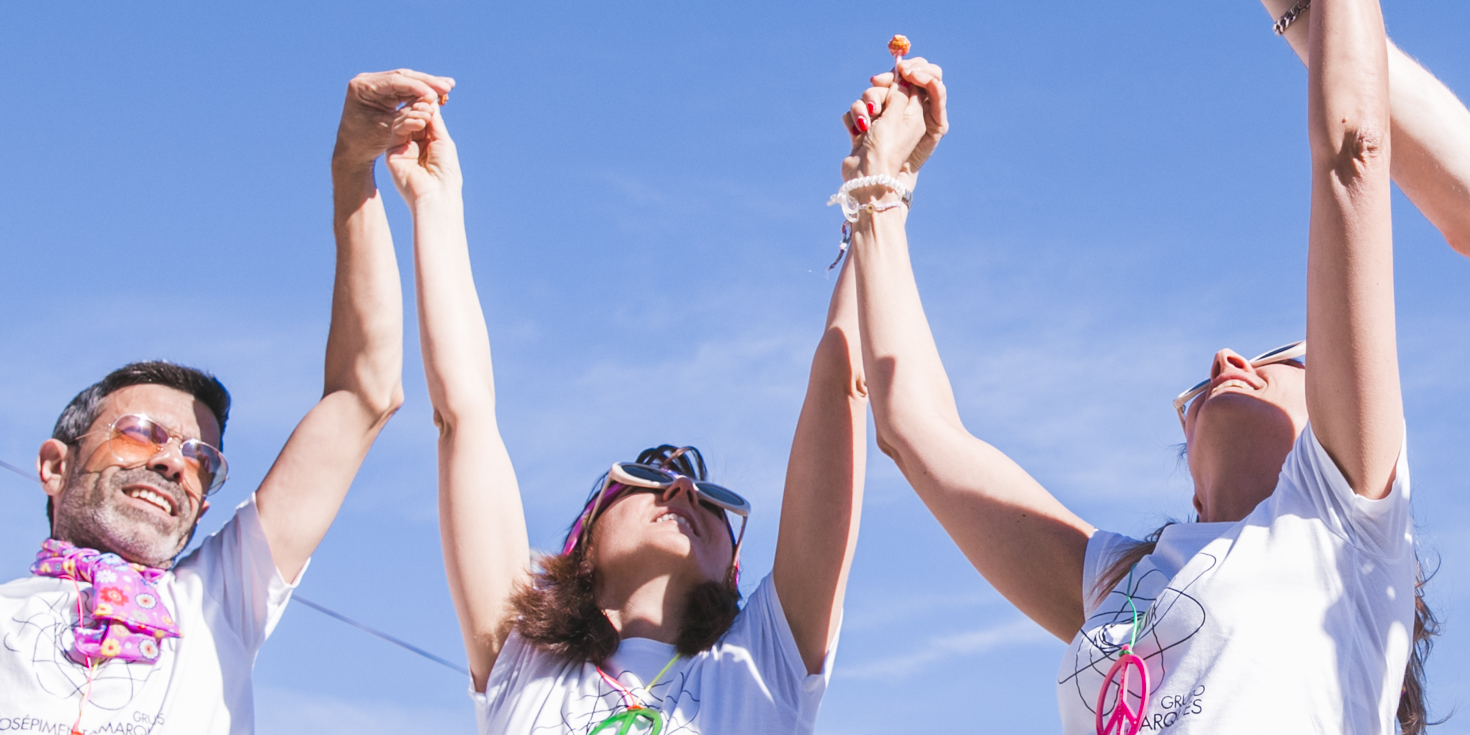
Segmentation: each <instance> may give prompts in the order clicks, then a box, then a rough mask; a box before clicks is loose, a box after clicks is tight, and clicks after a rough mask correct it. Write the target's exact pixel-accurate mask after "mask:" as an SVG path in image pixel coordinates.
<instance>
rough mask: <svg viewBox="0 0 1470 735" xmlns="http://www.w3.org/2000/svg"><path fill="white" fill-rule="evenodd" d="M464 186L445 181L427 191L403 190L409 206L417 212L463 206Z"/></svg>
mask: <svg viewBox="0 0 1470 735" xmlns="http://www.w3.org/2000/svg"><path fill="white" fill-rule="evenodd" d="M462 194H463V187H462V186H461V185H460V184H457V183H447V182H446V183H443V184H441V185H439V186H436V187H432V188H430V189H428V190H426V191H407V192H403V199H404V201H405V202H406V203H407V204H408V208H409V209H412V210H414V211H415V212H421V211H422V212H427V211H430V210H442V209H453V208H458V207H461V206H463V203H464V197H463V196H462Z"/></svg>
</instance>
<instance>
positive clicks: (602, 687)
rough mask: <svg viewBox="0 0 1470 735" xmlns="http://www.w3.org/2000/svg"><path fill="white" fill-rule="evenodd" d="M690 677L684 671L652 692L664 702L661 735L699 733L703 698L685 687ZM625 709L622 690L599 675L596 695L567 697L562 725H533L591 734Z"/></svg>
mask: <svg viewBox="0 0 1470 735" xmlns="http://www.w3.org/2000/svg"><path fill="white" fill-rule="evenodd" d="M688 676H689V675H688V673H687V672H683V671H681V672H679V673H677V674H674V675H673V676H671V677H670V678H669V680H668V681H666V682H664V683H662V684H657V685H655V686H654V691H652V692H649V694H651V695H653V697H654V698H656V699H658V700H659V701H660V704H659V705H658V708H659V710H660V711H661V712H663V714H664V720H665V725H664V730H663V733H662V734H661V735H678V734H679V733H694V732H697V731H696V730H694V720H695V719H697V718H698V716H699V697H697V696H695V695H694V693H693V692H691V691H690V690H689V689H687V688H685V686H684V685H685V682H686V681H688ZM618 680H619V681H623V679H622V676H621V675H619V676H618ZM624 683H625V684H627V683H629V682H624ZM640 689H641V687H640ZM660 690H661V691H660ZM670 692H677V694H670ZM589 700H590V702H589ZM584 703H586V704H584ZM584 707H585V709H584ZM622 709H623V701H622V693H621V692H619V691H618V690H616V689H614V688H612V687H611V686H609V685H608V684H607V683H606V682H604V681H602V677H598V678H597V691H596V693H595V694H582V695H576V696H571V697H568V698H567V700H566V703H565V706H563V708H562V722H561V724H560V725H556V726H551V727H535V728H532V732H533V733H548V734H549V733H556V734H557V735H561V734H562V733H567V735H589V734H590V733H591V732H592V730H593V729H594V728H596V727H597V726H598V725H599V724H601V723H602V721H603V720H606V719H607V718H609V717H611V716H613V715H614V714H617V713H618V712H619V711H620V710H622Z"/></svg>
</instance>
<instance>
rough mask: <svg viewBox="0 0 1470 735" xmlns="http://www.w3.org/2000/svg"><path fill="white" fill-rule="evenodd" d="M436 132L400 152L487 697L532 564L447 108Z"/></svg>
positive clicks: (458, 554) (455, 543)
mask: <svg viewBox="0 0 1470 735" xmlns="http://www.w3.org/2000/svg"><path fill="white" fill-rule="evenodd" d="M420 107H422V108H423V109H425V110H427V111H428V112H429V114H430V117H429V125H428V127H427V129H425V130H424V132H423V133H422V134H421V135H419V136H416V138H415V139H413V140H410V141H408V142H407V143H405V144H404V145H403V146H401V147H399V148H397V149H395V150H391V151H389V152H388V167H389V170H391V171H392V172H393V182H394V183H395V184H396V185H397V186H398V191H399V192H400V193H402V194H403V198H404V199H405V200H406V201H407V202H408V206H409V208H410V209H411V210H412V211H413V236H414V257H415V263H416V268H415V271H416V273H417V291H418V307H419V308H418V311H419V339H420V341H421V343H422V347H423V353H424V374H425V375H426V376H427V378H428V382H429V400H430V401H432V402H433V404H434V424H435V425H436V426H438V427H439V533H440V538H441V540H442V542H443V545H444V567H445V571H446V572H447V574H448V575H449V591H450V594H451V595H452V596H453V598H454V606H455V610H456V612H458V613H459V626H460V631H461V632H462V633H463V634H464V642H465V651H466V653H467V654H468V655H469V664H470V675H471V677H473V679H474V684H475V690H476V691H484V690H485V681H486V679H488V678H489V676H490V668H491V667H492V666H494V665H495V657H496V656H497V655H499V653H500V648H501V646H502V645H503V644H504V643H505V638H506V636H507V635H509V633H510V628H511V625H512V623H513V622H514V618H513V616H512V614H511V608H510V597H511V592H512V590H513V588H514V586H515V584H516V583H517V582H519V581H520V580H522V579H523V578H525V576H526V574H527V568H528V564H529V562H530V555H531V549H530V542H529V541H528V540H527V536H526V519H525V512H524V510H522V508H521V494H520V490H519V488H518V487H517V486H516V476H515V470H514V469H513V468H512V467H511V464H510V455H509V454H508V453H506V451H505V442H504V441H502V440H501V438H500V428H499V426H498V425H497V424H496V421H495V378H494V374H493V371H492V366H491V363H490V336H489V332H488V331H486V328H485V315H484V313H483V312H481V310H480V298H479V296H478V294H476V292H475V281H474V277H473V276H472V274H471V272H470V253H469V244H468V241H467V240H466V238H465V229H464V199H463V197H462V196H461V188H462V182H463V179H462V177H461V175H460V170H459V156H458V153H456V151H455V147H454V141H453V140H451V139H450V137H449V131H448V129H447V128H446V127H445V126H444V117H443V116H442V115H441V114H440V110H439V106H438V105H437V104H430V105H420Z"/></svg>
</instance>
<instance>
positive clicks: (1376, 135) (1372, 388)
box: [1307, 0, 1404, 499]
mask: <svg viewBox="0 0 1470 735" xmlns="http://www.w3.org/2000/svg"><path fill="white" fill-rule="evenodd" d="M1309 23H1310V24H1311V28H1310V30H1311V36H1310V38H1309V53H1308V63H1307V75H1308V80H1309V81H1308V92H1307V94H1308V103H1307V120H1308V128H1309V133H1310V138H1311V144H1312V220H1311V244H1310V249H1309V251H1308V253H1307V346H1308V348H1309V349H1310V350H1311V355H1310V357H1308V368H1307V414H1308V415H1309V416H1310V417H1311V420H1312V428H1313V431H1315V432H1316V435H1317V438H1318V439H1319V440H1320V441H1321V442H1322V446H1323V448H1325V449H1326V450H1327V453H1328V454H1329V455H1331V456H1332V459H1333V460H1334V461H1335V462H1336V463H1337V466H1338V468H1339V469H1341V470H1342V473H1343V475H1344V476H1345V477H1346V478H1347V481H1348V484H1349V485H1351V486H1352V488H1353V491H1354V492H1356V493H1358V494H1359V495H1362V496H1364V497H1367V498H1374V499H1376V498H1381V497H1384V496H1385V495H1387V494H1388V491H1389V489H1390V487H1391V482H1392V480H1393V469H1394V464H1395V462H1396V461H1397V459H1398V455H1399V449H1400V447H1401V446H1402V442H1403V437H1404V426H1403V415H1404V407H1403V399H1402V397H1401V396H1400V394H1399V372H1398V356H1397V352H1396V350H1397V347H1396V345H1395V340H1394V305H1393V226H1392V217H1391V216H1390V212H1389V193H1390V185H1389V161H1390V158H1391V156H1390V148H1391V136H1390V134H1389V101H1388V95H1389V80H1388V74H1389V67H1388V51H1387V49H1388V47H1387V44H1386V43H1385V39H1384V35H1383V15H1382V13H1381V12H1380V11H1379V7H1378V2H1377V0H1317V2H1316V4H1315V5H1314V6H1313V8H1312V17H1311V19H1310V20H1309Z"/></svg>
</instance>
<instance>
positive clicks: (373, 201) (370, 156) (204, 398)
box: [0, 70, 454, 735]
mask: <svg viewBox="0 0 1470 735" xmlns="http://www.w3.org/2000/svg"><path fill="white" fill-rule="evenodd" d="M453 84H454V83H453V81H452V80H450V79H447V78H443V77H433V76H429V75H426V74H419V73H417V72H411V71H406V70H399V71H394V72H382V73H378V74H364V75H360V76H358V77H357V78H355V79H353V80H352V82H351V83H350V84H349V85H348V90H347V100H346V103H345V104H344V107H343V113H342V119H341V123H340V126H339V129H338V134H337V146H336V151H335V152H334V155H333V160H332V174H333V184H334V193H335V202H334V203H335V234H336V239H337V270H336V282H335V291H334V295H333V304H332V325H331V330H330V333H329V335H328V337H327V354H326V369H325V386H324V390H323V397H322V400H321V401H320V402H319V403H318V404H317V405H316V406H315V407H314V408H313V409H312V410H311V411H310V412H309V413H308V414H307V415H306V417H305V418H304V419H303V420H302V421H301V423H300V424H299V425H298V426H297V428H296V430H295V432H293V433H292V435H291V438H290V439H289V440H288V441H287V443H286V445H285V447H284V448H283V449H282V451H281V454H280V457H279V458H278V459H277V460H276V462H275V464H274V466H272V467H271V469H270V472H269V473H268V474H267V475H266V477H265V479H264V481H262V483H261V485H260V487H259V489H257V490H256V492H255V493H253V494H252V495H251V496H250V497H248V498H247V499H246V500H245V502H244V503H242V504H241V505H240V506H239V508H238V509H237V510H236V513H235V515H234V517H233V518H232V519H231V520H230V521H228V522H227V523H226V524H225V525H224V527H223V528H221V529H220V530H219V531H218V532H217V533H215V534H213V535H211V536H210V537H209V538H207V539H205V540H204V541H203V543H202V544H201V545H200V546H199V548H197V549H195V550H194V551H193V552H191V553H189V554H188V555H186V556H184V557H182V558H181V559H180V558H178V557H179V555H180V554H181V553H182V552H183V551H184V549H185V548H186V547H187V546H188V544H189V540H190V539H191V537H192V536H193V534H194V530H195V527H196V525H197V524H198V522H199V519H200V517H201V516H203V515H204V513H205V512H206V511H207V510H208V509H209V500H208V498H209V496H210V495H212V494H213V493H215V492H216V491H217V490H219V489H220V486H221V485H223V484H224V482H225V479H226V477H227V476H228V472H229V465H228V463H227V462H226V460H225V456H224V453H223V451H222V448H223V441H222V439H223V435H224V429H225V423H226V420H227V418H228V416H229V409H230V397H229V394H228V392H226V390H225V388H224V386H223V385H221V384H220V382H219V381H218V380H216V379H215V378H214V377H213V376H211V375H209V374H207V373H203V372H201V371H198V370H195V369H192V368H187V367H183V366H179V365H174V364H171V363H167V362H157V361H155V362H139V363H133V364H130V365H127V366H125V367H123V368H121V369H119V370H116V371H114V372H112V373H111V374H109V375H108V376H107V377H105V378H103V379H102V380H101V381H99V382H98V383H96V384H95V385H92V386H91V387H89V388H87V389H86V390H83V391H82V392H81V393H80V394H78V395H77V396H76V398H75V399H73V400H72V402H71V403H70V405H68V406H67V407H66V410H65V411H63V412H62V414H61V417H60V418H59V419H58V420H57V422H56V427H55V430H54V432H53V435H52V438H51V439H49V440H47V441H46V442H45V443H44V444H42V446H41V450H40V453H39V456H38V458H37V462H36V465H37V470H38V474H39V479H40V481H41V483H42V485H43V486H44V489H45V493H46V495H47V517H48V519H49V521H50V523H51V534H50V537H49V538H47V539H45V540H44V541H43V542H42V543H41V544H40V546H41V548H40V551H39V552H38V553H37V555H36V562H35V564H34V565H33V566H32V567H31V571H32V576H30V577H28V578H24V579H19V580H15V581H12V582H8V583H5V584H0V731H8V730H17V731H36V732H47V733H83V732H85V733H94V732H97V733H108V732H111V733H146V732H156V731H163V732H177V733H190V735H197V734H200V733H204V734H216V735H223V734H225V733H230V734H232V735H248V733H251V732H253V730H254V711H253V710H254V704H253V700H252V693H251V669H252V668H253V666H254V662H255V656H256V653H257V651H258V650H259V647H260V645H261V644H262V643H263V642H264V641H265V639H266V637H267V636H269V634H270V632H271V630H272V628H274V626H275V623H276V621H278V620H279V619H280V616H281V614H282V612H284V610H285V605H286V603H287V601H288V600H289V599H290V596H291V591H292V589H293V588H294V586H295V584H296V583H297V581H298V580H299V578H300V575H301V572H302V571H303V570H304V569H305V568H306V565H307V562H308V560H309V558H310V556H311V554H312V553H313V551H315V549H316V546H317V544H318V543H319V542H320V541H321V540H322V538H323V536H324V535H325V534H326V532H327V529H328V528H329V527H330V525H331V523H332V520H333V518H334V517H335V516H336V514H337V510H338V508H339V507H340V506H341V504H342V501H343V499H344V498H345V496H346V493H347V489H348V487H349V486H350V485H351V483H352V479H353V477H354V475H356V473H357V469H358V467H359V466H360V465H361V463H362V460H363V458H364V457H365V456H366V454H367V451H368V449H369V447H371V445H372V443H373V440H374V439H375V438H376V437H377V435H378V432H379V431H380V430H381V429H382V427H383V426H384V424H385V423H386V422H387V420H388V418H389V417H390V416H392V415H393V413H394V412H395V411H396V410H397V408H398V406H399V405H400V404H401V403H402V400H403V399H402V383H401V380H402V376H401V374H402V362H403V358H402V351H403V346H402V342H403V325H402V320H403V315H402V311H403V309H402V294H401V289H400V286H399V276H398V269H397V265H396V259H395V257H394V252H393V243H392V239H391V236H390V233H389V229H388V221H387V218H386V216H385V214H384V210H383V204H382V200H381V198H380V197H379V196H378V192H377V189H376V187H375V185H374V182H373V166H374V162H375V160H376V159H377V157H378V156H379V155H382V154H383V153H384V152H385V151H387V150H389V149H391V148H395V147H398V146H401V145H403V144H404V143H405V142H407V141H408V140H410V139H411V138H413V137H414V136H415V135H422V134H423V130H424V127H425V120H426V119H427V117H428V116H429V114H430V113H429V110H430V109H431V108H432V107H434V106H435V105H437V104H438V103H439V101H440V100H441V99H442V96H443V95H446V94H447V93H448V92H449V90H450V88H452V87H453ZM176 559H177V563H175V560H176ZM155 728H157V729H156V730H155Z"/></svg>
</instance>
